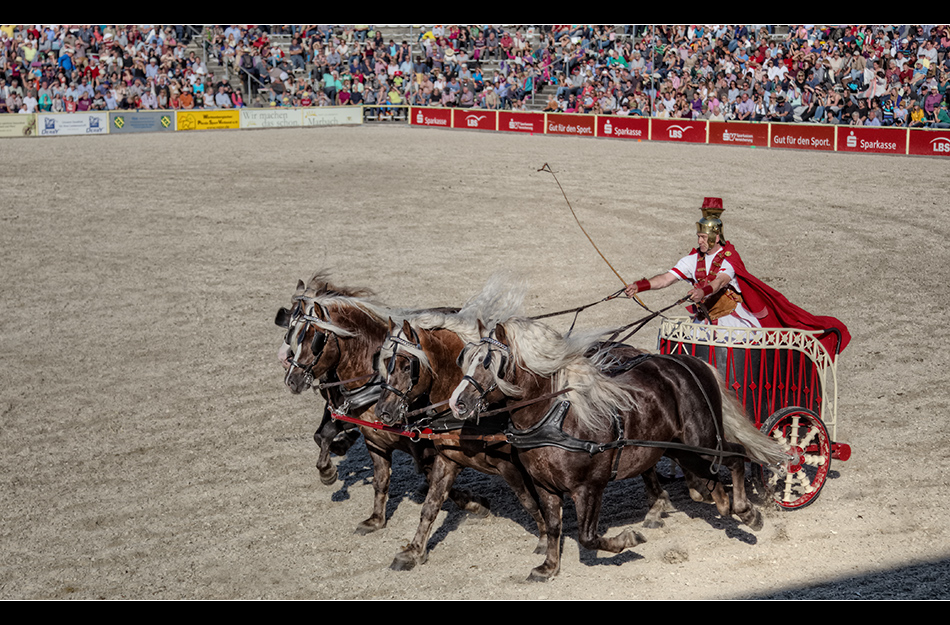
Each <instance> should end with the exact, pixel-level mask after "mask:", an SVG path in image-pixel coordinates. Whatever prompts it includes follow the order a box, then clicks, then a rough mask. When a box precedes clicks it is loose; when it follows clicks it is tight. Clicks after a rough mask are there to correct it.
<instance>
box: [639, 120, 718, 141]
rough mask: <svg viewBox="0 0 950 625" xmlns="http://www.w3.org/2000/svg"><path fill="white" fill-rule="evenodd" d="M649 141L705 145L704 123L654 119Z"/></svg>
mask: <svg viewBox="0 0 950 625" xmlns="http://www.w3.org/2000/svg"><path fill="white" fill-rule="evenodd" d="M650 139H652V140H653V141H682V142H685V143H706V122H705V121H693V120H689V119H654V120H653V132H652V133H651V134H650Z"/></svg>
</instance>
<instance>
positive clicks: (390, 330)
mask: <svg viewBox="0 0 950 625" xmlns="http://www.w3.org/2000/svg"><path fill="white" fill-rule="evenodd" d="M395 329H396V322H395V321H393V318H392V317H390V318H389V333H390V334H392V333H393V330H395Z"/></svg>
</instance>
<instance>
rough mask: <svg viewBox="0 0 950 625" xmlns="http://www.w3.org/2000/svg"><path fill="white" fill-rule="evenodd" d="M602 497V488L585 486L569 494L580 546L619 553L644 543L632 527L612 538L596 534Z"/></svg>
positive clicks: (643, 539) (640, 535) (641, 536)
mask: <svg viewBox="0 0 950 625" xmlns="http://www.w3.org/2000/svg"><path fill="white" fill-rule="evenodd" d="M603 495H604V489H603V486H587V485H585V486H582V487H580V488H578V489H576V490H574V491H573V492H572V493H571V498H572V499H573V500H574V507H575V508H576V509H577V533H578V540H579V541H580V543H581V545H583V546H584V547H585V548H587V549H592V550H601V551H609V552H610V553H620V552H621V551H623V550H624V549H626V548H627V547H635V546H636V545H639V544H640V543H645V542H646V541H647V539H646V538H644V537H643V534H641V533H640V532H638V531H636V530H635V529H633V528H632V527H630V528H627V529H625V530H623V531H622V532H620V533H619V534H617V535H616V536H614V537H612V538H606V537H604V536H602V535H601V534H599V533H598V532H597V524H598V523H599V521H600V507H601V504H602V503H603Z"/></svg>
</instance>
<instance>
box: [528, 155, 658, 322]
mask: <svg viewBox="0 0 950 625" xmlns="http://www.w3.org/2000/svg"><path fill="white" fill-rule="evenodd" d="M538 171H546V172H548V173H549V174H551V176H552V177H553V178H554V182H556V183H557V188H558V189H560V190H561V195H563V196H564V201H565V202H567V207H568V208H569V209H571V215H574V221H576V222H577V225H578V227H579V228H580V229H581V232H583V233H584V236H585V237H587V240H588V241H590V244H591V245H593V246H594V249H595V250H597V253H598V254H600V257H601V258H603V259H604V262H605V263H607V266H608V267H610V270H611V271H612V272H614V275H615V276H617V278H619V279H620V282H621V283H622V284H623V286H624V288H626V286H627V284H628V283H627V281H626V280H624V279H623V276H621V275H620V273H619V272H618V271H617V270H616V269H614V266H613V265H611V264H610V261H609V260H607V257H606V256H604V254H603V252H601V251H600V248H599V247H597V244H596V243H594V240H593V239H592V238H590V235H589V234H587V230H585V229H584V226H583V225H581V220H580V219H578V218H577V213H575V212H574V207H573V206H571V201H570V200H569V199H567V193H565V192H564V187H562V186H561V182H560V181H559V180H558V179H557V176H556V175H555V174H554V171H552V170H551V167H550V165H548V164H547V163H545V164H544V165H543V166H542V167H541V169H539V170H538ZM633 299H635V300H636V301H637V303H638V304H640V305H641V306H643V308H644V309H646V310H649V308H647V307H646V305H645V304H644V303H643V302H642V301H640V298H639V297H637V296H636V295H634V296H633Z"/></svg>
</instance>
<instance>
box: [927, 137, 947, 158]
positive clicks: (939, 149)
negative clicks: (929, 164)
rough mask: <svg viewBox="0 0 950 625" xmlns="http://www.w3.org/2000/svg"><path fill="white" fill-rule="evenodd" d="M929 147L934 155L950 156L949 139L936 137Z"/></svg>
mask: <svg viewBox="0 0 950 625" xmlns="http://www.w3.org/2000/svg"><path fill="white" fill-rule="evenodd" d="M930 145H931V146H932V147H933V150H934V152H935V153H936V154H950V139H948V138H946V137H937V138H936V139H934V140H933V141H931V142H930Z"/></svg>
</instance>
